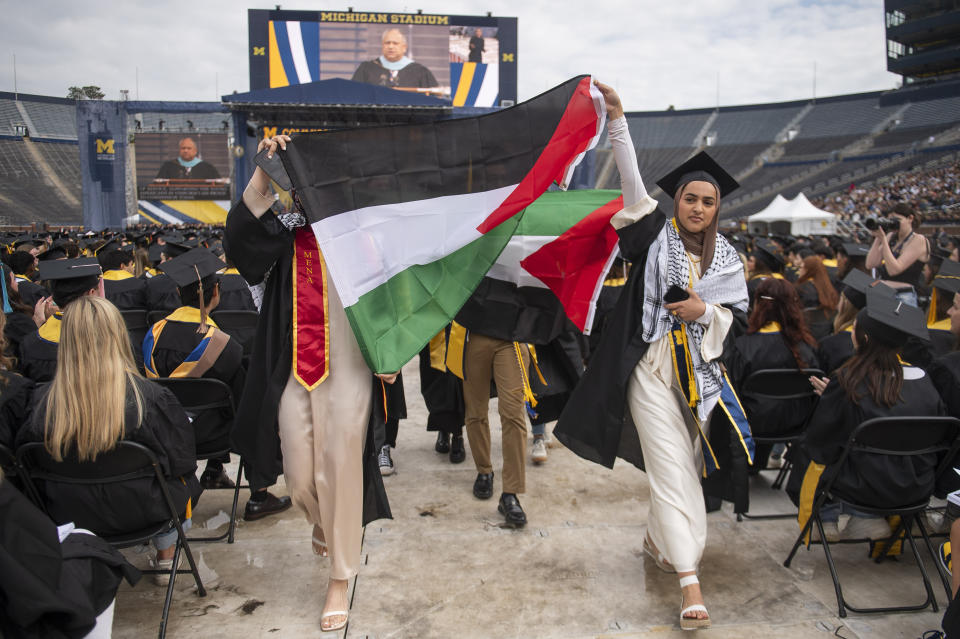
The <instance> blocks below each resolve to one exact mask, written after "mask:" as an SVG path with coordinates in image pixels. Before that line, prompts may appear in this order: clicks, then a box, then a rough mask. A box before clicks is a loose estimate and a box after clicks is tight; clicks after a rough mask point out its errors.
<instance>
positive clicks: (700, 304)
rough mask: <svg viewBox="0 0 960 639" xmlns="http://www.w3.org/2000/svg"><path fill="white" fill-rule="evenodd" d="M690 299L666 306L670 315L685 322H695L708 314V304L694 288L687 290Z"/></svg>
mask: <svg viewBox="0 0 960 639" xmlns="http://www.w3.org/2000/svg"><path fill="white" fill-rule="evenodd" d="M687 293H689V294H690V297H688V298H687V299H685V300H683V301H682V302H673V303H672V304H667V305H665V306H664V308H666V309H667V310H668V311H670V314H671V315H673V316H675V317H679V318H680V319H681V320H683V321H684V322H693V321H695V320H696V319H698V318H699V317H701V316H702V315H703V314H704V313H706V312H707V304H706V302H704V301H703V300H702V299H700V296H699V295H697V294H696V293H695V292H694V290H693V289H692V288H688V289H687Z"/></svg>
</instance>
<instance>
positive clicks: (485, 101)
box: [450, 62, 500, 107]
mask: <svg viewBox="0 0 960 639" xmlns="http://www.w3.org/2000/svg"><path fill="white" fill-rule="evenodd" d="M499 76H500V73H499V67H498V66H497V65H496V64H483V63H480V62H451V63H450V93H451V96H452V98H453V106H455V107H461V106H471V107H472V106H478V107H491V106H496V105H497V101H498V98H499V95H500V77H499Z"/></svg>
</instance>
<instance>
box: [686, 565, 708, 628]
mask: <svg viewBox="0 0 960 639" xmlns="http://www.w3.org/2000/svg"><path fill="white" fill-rule="evenodd" d="M698 583H700V580H699V579H697V576H696V575H687V576H686V577H680V587H681V588H686V587H687V586H692V585H693V584H698ZM680 608H681V610H680V628H681V629H682V630H699V629H702V628H709V627H710V613H709V612H707V607H706V606H704V605H703V604H693V605H692V606H687V607H686V608H684V607H683V595H682V594H681V595H680ZM691 612H703V613H706V615H707V617H706V618H705V619H698V618H697V617H686V616H685V615H687V614H689V613H691Z"/></svg>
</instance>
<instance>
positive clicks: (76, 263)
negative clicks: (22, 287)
mask: <svg viewBox="0 0 960 639" xmlns="http://www.w3.org/2000/svg"><path fill="white" fill-rule="evenodd" d="M102 272H103V271H102V270H101V269H100V263H99V262H97V258H95V257H81V258H78V259H75V260H47V261H46V262H40V279H41V280H46V281H48V282H49V283H50V291H51V292H52V293H53V301H54V302H56V303H57V305H58V306H60V307H61V308H62V307H63V306H64V305H65V304H66V303H67V302H68V301H70V300H71V299H73V297H74V296H75V295H76V294H77V293H81V292H85V291H89V290H90V289H92V288H96V287H97V284H98V283H99V282H100V275H101V273H102Z"/></svg>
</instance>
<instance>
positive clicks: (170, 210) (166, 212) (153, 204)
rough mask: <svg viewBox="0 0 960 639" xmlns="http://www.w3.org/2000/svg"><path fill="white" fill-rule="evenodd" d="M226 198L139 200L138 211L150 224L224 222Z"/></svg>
mask: <svg viewBox="0 0 960 639" xmlns="http://www.w3.org/2000/svg"><path fill="white" fill-rule="evenodd" d="M229 209H230V202H229V201H226V200H139V201H138V202H137V212H138V213H139V214H140V217H141V218H142V219H143V221H144V222H146V223H148V224H197V223H200V224H224V223H225V222H226V221H227V211H228V210H229Z"/></svg>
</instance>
